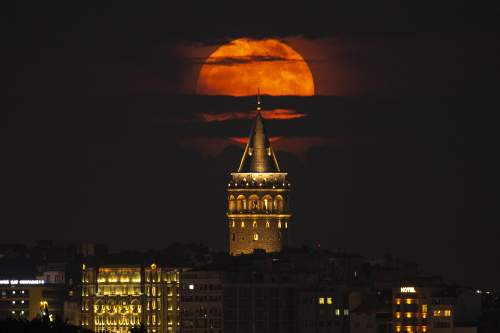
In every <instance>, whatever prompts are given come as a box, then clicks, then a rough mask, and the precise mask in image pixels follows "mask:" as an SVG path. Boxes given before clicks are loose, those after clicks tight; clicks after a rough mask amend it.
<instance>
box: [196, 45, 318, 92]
mask: <svg viewBox="0 0 500 333" xmlns="http://www.w3.org/2000/svg"><path fill="white" fill-rule="evenodd" d="M258 87H260V92H261V93H263V94H266V95H274V96H282V95H299V96H311V95H314V82H313V77H312V74H311V70H310V69H309V66H307V63H306V61H305V60H304V58H302V56H301V55H300V54H298V53H297V52H296V51H295V50H293V49H292V48H291V47H290V46H288V45H287V44H284V43H282V42H280V41H277V40H275V39H265V40H252V39H247V38H241V39H236V40H234V41H232V42H231V43H229V44H227V45H223V46H221V47H220V48H219V49H217V51H215V52H214V53H213V54H212V55H211V56H210V57H209V58H208V59H207V60H206V61H205V63H204V64H203V67H202V68H201V71H200V75H199V77H198V85H197V88H196V92H197V93H198V94H200V95H231V96H251V95H255V94H256V93H257V88H258Z"/></svg>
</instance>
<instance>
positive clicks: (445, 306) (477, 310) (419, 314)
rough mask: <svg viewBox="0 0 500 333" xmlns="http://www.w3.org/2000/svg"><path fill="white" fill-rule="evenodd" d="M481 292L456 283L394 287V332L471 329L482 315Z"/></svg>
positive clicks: (475, 326) (460, 330) (474, 328)
mask: <svg viewBox="0 0 500 333" xmlns="http://www.w3.org/2000/svg"><path fill="white" fill-rule="evenodd" d="M481 297H482V295H481V293H480V292H479V291H477V290H473V289H468V288H458V287H440V288H432V287H418V286H402V287H399V288H394V289H393V302H392V304H393V312H392V313H393V332H410V333H411V332H441V333H453V332H462V331H463V332H465V331H467V332H472V331H477V321H478V319H479V317H480V315H481V310H482V304H481Z"/></svg>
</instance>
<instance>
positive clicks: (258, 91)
mask: <svg viewBox="0 0 500 333" xmlns="http://www.w3.org/2000/svg"><path fill="white" fill-rule="evenodd" d="M257 113H260V87H257Z"/></svg>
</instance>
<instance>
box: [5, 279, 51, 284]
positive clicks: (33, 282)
mask: <svg viewBox="0 0 500 333" xmlns="http://www.w3.org/2000/svg"><path fill="white" fill-rule="evenodd" d="M0 284H11V285H16V284H45V280H0Z"/></svg>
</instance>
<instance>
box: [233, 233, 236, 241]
mask: <svg viewBox="0 0 500 333" xmlns="http://www.w3.org/2000/svg"><path fill="white" fill-rule="evenodd" d="M235 240H236V234H234V233H233V242H234V241H235Z"/></svg>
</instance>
